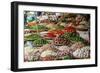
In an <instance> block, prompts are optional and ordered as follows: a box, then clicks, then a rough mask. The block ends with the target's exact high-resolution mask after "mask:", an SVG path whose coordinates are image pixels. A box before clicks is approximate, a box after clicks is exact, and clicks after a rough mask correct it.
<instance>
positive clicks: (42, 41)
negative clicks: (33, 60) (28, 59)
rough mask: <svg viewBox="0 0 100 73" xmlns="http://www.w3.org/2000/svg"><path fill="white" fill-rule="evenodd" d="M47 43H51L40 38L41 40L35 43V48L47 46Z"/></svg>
mask: <svg viewBox="0 0 100 73" xmlns="http://www.w3.org/2000/svg"><path fill="white" fill-rule="evenodd" d="M47 43H49V41H47V40H45V39H42V38H39V39H37V40H35V41H33V44H34V45H35V46H43V45H44V44H47Z"/></svg>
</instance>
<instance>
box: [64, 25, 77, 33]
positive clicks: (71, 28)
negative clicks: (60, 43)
mask: <svg viewBox="0 0 100 73" xmlns="http://www.w3.org/2000/svg"><path fill="white" fill-rule="evenodd" d="M64 30H65V32H76V29H75V28H74V27H71V26H70V27H66V28H65V29H64Z"/></svg>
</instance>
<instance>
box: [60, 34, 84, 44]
mask: <svg viewBox="0 0 100 73" xmlns="http://www.w3.org/2000/svg"><path fill="white" fill-rule="evenodd" d="M61 37H62V38H65V39H69V40H70V41H75V42H84V39H83V38H81V37H80V36H79V35H78V34H76V33H65V34H63V35H61Z"/></svg>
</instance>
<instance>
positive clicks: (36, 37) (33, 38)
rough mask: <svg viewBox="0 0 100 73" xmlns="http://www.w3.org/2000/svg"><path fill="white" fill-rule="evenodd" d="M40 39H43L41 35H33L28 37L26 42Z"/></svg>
mask: <svg viewBox="0 0 100 73" xmlns="http://www.w3.org/2000/svg"><path fill="white" fill-rule="evenodd" d="M39 38H41V36H40V35H38V34H33V35H29V36H26V37H25V40H33V41H34V40H37V39H39Z"/></svg>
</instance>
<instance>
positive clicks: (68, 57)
mask: <svg viewBox="0 0 100 73" xmlns="http://www.w3.org/2000/svg"><path fill="white" fill-rule="evenodd" d="M63 59H64V60H66V59H71V57H70V56H64V58H63Z"/></svg>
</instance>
